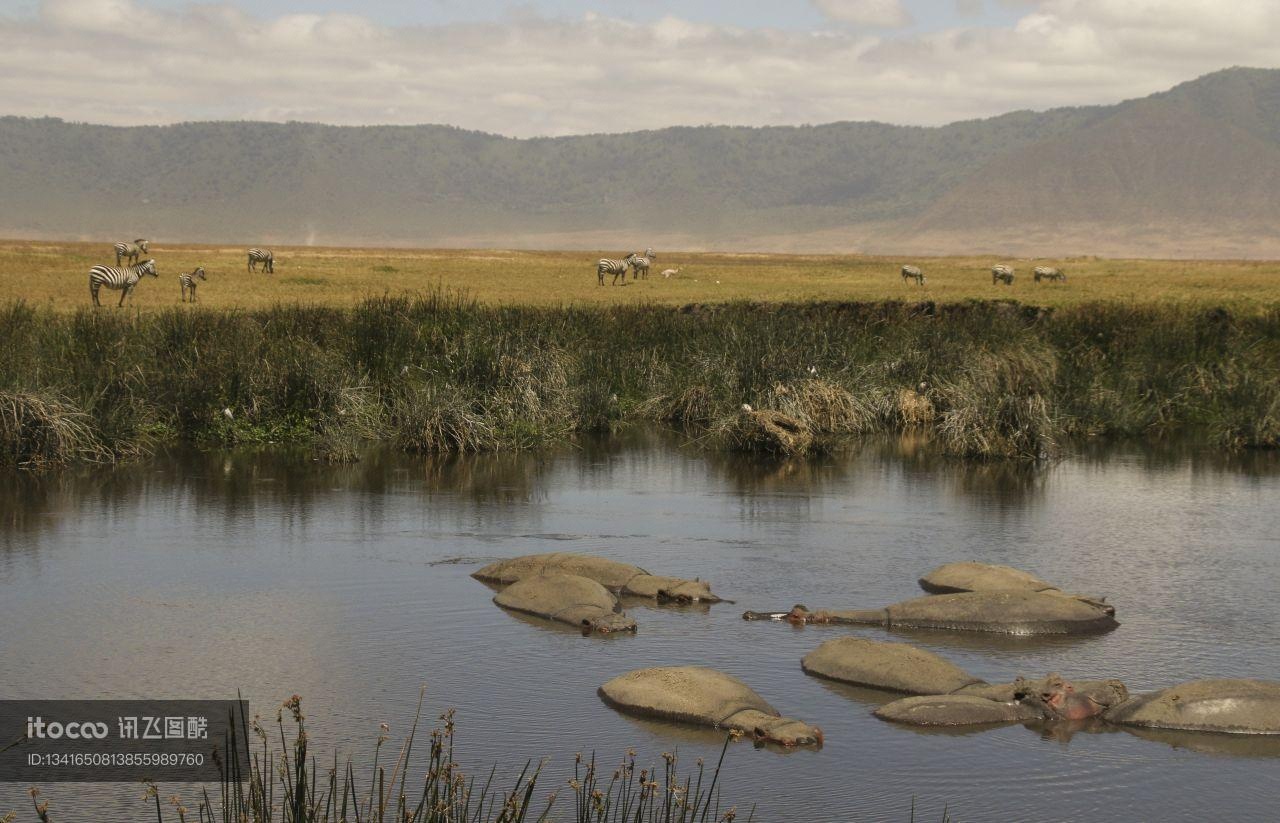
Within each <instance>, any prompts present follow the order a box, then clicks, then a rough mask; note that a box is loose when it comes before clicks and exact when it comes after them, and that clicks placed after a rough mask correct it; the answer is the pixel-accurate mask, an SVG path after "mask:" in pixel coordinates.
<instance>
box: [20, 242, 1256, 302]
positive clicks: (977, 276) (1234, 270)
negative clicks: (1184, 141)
mask: <svg viewBox="0 0 1280 823" xmlns="http://www.w3.org/2000/svg"><path fill="white" fill-rule="evenodd" d="M274 250H275V253H276V273H275V274H274V275H267V274H262V273H256V274H255V273H249V272H246V270H245V269H246V266H245V249H244V247H242V246H235V247H225V246H223V247H219V246H195V245H169V244H154V245H153V246H152V250H151V256H152V257H154V258H155V259H156V262H157V265H158V268H159V272H160V276H159V278H158V279H151V278H147V280H146V281H144V282H143V283H142V284H141V285H139V286H138V288H137V290H136V291H135V293H134V296H133V298H132V299H131V303H130V304H131V305H133V306H135V307H137V308H139V309H142V310H147V311H151V310H155V309H160V308H167V307H171V306H176V305H178V302H179V287H178V280H177V277H178V274H179V273H181V272H185V271H190V270H192V269H194V268H195V267H196V266H204V268H205V270H206V271H207V272H208V274H209V280H208V282H205V283H201V284H200V291H199V294H200V301H201V303H202V304H203V305H204V306H206V307H209V308H236V309H261V308H266V307H270V306H273V305H276V304H288V303H301V304H306V305H316V306H334V307H341V306H353V305H355V304H357V303H359V302H360V301H362V300H363V299H365V298H368V297H374V296H382V295H385V294H399V293H405V292H422V291H424V290H430V289H436V288H444V289H446V290H458V291H462V292H465V293H466V294H467V295H468V296H469V297H471V298H473V299H475V300H476V301H478V302H480V303H482V304H486V305H511V306H560V305H575V306H636V305H669V306H678V305H685V304H691V303H709V302H727V301H736V300H750V301H765V302H801V303H803V302H810V301H856V302H876V301H885V300H907V301H935V302H938V303H955V302H963V301H966V300H973V299H992V298H1004V299H1013V300H1017V301H1019V302H1023V303H1029V304H1034V305H1037V306H1047V307H1054V308H1065V307H1071V306H1079V305H1084V304H1092V303H1098V302H1112V303H1126V304H1130V305H1148V304H1152V303H1160V304H1178V305H1189V306H1200V307H1223V308H1228V309H1231V310H1233V311H1246V312H1247V311H1252V310H1257V309H1263V308H1266V307H1269V306H1274V305H1276V304H1277V303H1280V263H1276V262H1251V261H1216V262H1207V261H1157V260H1103V259H1094V258H1090V259H1070V260H1035V261H1032V260H1006V259H996V258H991V257H946V258H912V259H909V260H908V259H903V258H886V257H852V256H848V257H841V256H814V255H805V256H800V255H763V254H692V253H688V254H686V253H679V252H666V251H665V250H661V249H660V250H659V258H658V260H657V261H656V262H655V264H654V272H653V274H651V275H650V277H649V279H647V280H644V281H640V282H633V281H630V280H629V281H628V282H627V285H626V286H617V287H614V286H610V285H606V286H605V287H603V288H601V287H599V286H598V285H597V283H596V274H595V262H596V261H597V260H598V259H599V258H600V257H601V256H609V257H620V256H622V252H623V251H624V250H621V249H606V250H597V251H583V252H572V253H569V252H531V251H491V250H485V251H446V250H399V249H336V248H311V247H275V249H274ZM626 251H631V250H630V249H628V250H626ZM114 262H115V256H114V254H113V253H112V251H111V244H110V243H101V242H96V243H43V242H25V241H9V242H0V294H3V295H4V296H5V297H7V298H10V299H13V298H20V299H23V300H26V301H27V302H29V303H31V304H34V305H39V306H49V307H52V308H54V309H56V310H58V311H67V310H73V309H76V308H79V307H82V306H86V305H89V290H88V270H89V268H90V267H91V266H93V265H95V264H98V263H112V264H114ZM907 262H911V263H915V264H917V265H919V266H921V267H922V268H923V269H924V270H925V273H926V275H927V277H928V282H927V283H926V284H925V285H924V286H923V287H919V286H915V285H913V284H912V285H908V284H906V283H904V282H903V281H902V279H901V278H900V277H899V275H898V271H899V269H900V268H901V266H902V264H903V263H907ZM996 262H1006V263H1010V264H1012V265H1014V266H1015V267H1016V268H1017V270H1018V276H1017V279H1016V280H1015V282H1014V284H1013V286H1012V287H1004V286H993V285H992V284H991V275H990V266H991V265H992V264H993V263H996ZM1035 265H1052V266H1057V267H1059V268H1062V269H1064V270H1065V271H1066V272H1067V274H1068V281H1067V283H1066V284H1065V285H1058V284H1050V283H1039V284H1038V283H1034V282H1033V281H1032V278H1031V269H1032V267H1033V266H1035ZM666 268H680V269H681V272H680V274H679V275H678V276H677V277H674V278H671V279H663V278H662V277H661V276H660V275H659V274H658V272H660V271H661V270H663V269H666ZM118 297H119V295H118V294H116V293H109V292H105V291H104V292H103V296H102V300H103V302H104V304H106V303H107V302H108V301H110V302H111V303H112V304H114V302H115V301H116V299H118Z"/></svg>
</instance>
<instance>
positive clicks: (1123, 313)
mask: <svg viewBox="0 0 1280 823" xmlns="http://www.w3.org/2000/svg"><path fill="white" fill-rule="evenodd" d="M0 352H3V355H2V356H0V460H2V461H3V462H6V463H10V464H22V465H32V466H34V465H40V464H47V463H56V462H60V461H64V460H73V459H89V460H101V459H109V458H110V457H112V456H128V455H132V454H137V453H139V452H144V451H146V450H147V449H148V448H151V447H153V446H155V445H157V444H161V443H164V442H169V441H177V440H184V441H194V442H199V443H207V444H210V445H221V444H230V443H238V442H253V441H292V442H310V443H313V444H315V445H316V447H317V449H318V452H319V454H321V455H322V456H324V457H325V458H327V459H333V460H342V459H347V458H350V457H352V456H354V453H355V450H356V448H357V447H358V445H359V444H360V442H361V441H363V440H369V439H373V440H381V441H390V442H393V443H394V444H395V445H396V446H398V447H399V448H402V449H405V450H408V451H415V452H448V451H484V450H501V449H518V448H530V447H536V446H539V445H543V444H549V443H553V442H557V441H563V440H566V439H568V438H571V437H572V436H573V435H574V434H575V433H577V432H585V431H616V430H619V429H621V428H624V427H627V426H631V425H637V424H646V425H648V424H652V423H654V422H664V423H671V424H677V425H681V426H685V427H688V428H689V430H690V431H691V432H692V433H693V434H694V436H696V437H698V438H700V439H701V440H702V441H703V442H705V443H707V444H708V445H713V446H717V445H718V446H723V447H734V446H741V447H746V448H761V447H766V448H767V444H765V445H764V446H762V445H761V442H760V441H759V440H758V439H756V438H753V436H752V430H751V429H750V426H745V428H744V425H745V424H746V423H752V422H753V421H751V420H748V419H746V416H745V415H744V414H743V412H742V411H741V410H740V409H741V407H742V404H744V403H745V404H749V405H750V406H751V407H753V408H754V409H755V410H770V411H777V412H781V413H782V414H783V415H786V416H787V418H789V419H791V420H793V421H797V422H798V423H799V424H801V425H802V426H803V427H804V428H805V429H806V430H807V431H808V432H810V433H812V435H813V437H814V440H813V442H814V446H815V447H816V448H826V447H832V446H833V445H837V444H838V442H839V440H840V438H841V437H842V436H846V435H857V434H863V433H871V432H878V431H899V430H907V429H918V430H922V431H924V432H926V433H928V434H930V435H931V436H932V437H933V438H934V439H935V440H936V441H937V442H938V443H939V444H940V446H941V447H942V448H943V450H945V451H946V452H947V453H950V454H954V455H958V456H970V457H1008V456H1013V457H1034V456H1041V455H1046V454H1052V453H1053V452H1055V451H1056V450H1058V449H1059V448H1060V447H1061V446H1063V445H1064V444H1066V443H1068V442H1069V441H1071V440H1072V439H1073V438H1079V437H1091V436H1106V435H1123V436H1140V437H1152V438H1156V437H1162V436H1165V435H1169V434H1171V433H1174V432H1178V431H1184V430H1189V429H1194V430H1196V431H1198V432H1201V433H1203V434H1205V435H1206V436H1208V437H1209V438H1211V439H1212V440H1213V442H1216V443H1217V444H1219V445H1221V446H1223V447H1225V448H1240V447H1274V446H1276V445H1277V444H1278V443H1280V369H1277V366H1276V363H1278V362H1280V308H1275V307H1273V308H1270V309H1257V310H1253V311H1240V312H1233V311H1228V310H1225V309H1206V308H1199V307H1191V306H1185V305H1184V306H1176V305H1151V306H1138V305H1128V304H1117V303H1098V304H1086V305H1080V306H1075V307H1069V308H1063V309H1059V310H1057V311H1046V310H1043V309H1038V308H1033V307H1028V306H1022V305H1017V304H1013V303H992V302H986V303H977V302H973V303H959V304H950V305H933V304H905V303H894V302H885V303H874V304H850V303H805V304H795V303H789V304H766V305H760V304H747V303H730V304H721V305H713V306H702V307H686V308H684V309H672V308H667V307H660V306H652V305H649V306H627V307H622V306H619V307H612V308H591V307H560V308H550V307H548V308H538V307H497V306H490V305H485V304H482V303H478V302H474V301H471V300H469V299H465V298H461V297H457V296H454V295H451V294H446V293H442V292H435V293H430V294H425V295H421V296H418V297H413V298H410V297H384V298H372V299H368V300H365V301H363V302H361V303H359V304H357V305H355V306H353V307H351V308H346V309H339V308H324V307H315V306H297V305H282V306H277V307H274V308H270V309H262V310H255V311H234V312H232V311H220V310H206V309H197V310H194V311H192V310H183V309H178V308H172V309H168V310H162V311H154V312H117V311H114V310H98V311H92V310H80V311H76V312H60V311H57V310H54V309H50V308H47V307H37V306H33V305H31V304H27V303H11V304H8V305H6V306H3V307H0Z"/></svg>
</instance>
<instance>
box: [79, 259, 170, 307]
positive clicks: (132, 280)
mask: <svg viewBox="0 0 1280 823" xmlns="http://www.w3.org/2000/svg"><path fill="white" fill-rule="evenodd" d="M145 274H149V275H151V276H152V277H159V276H160V275H158V274H156V261H154V260H148V261H147V262H145V263H139V264H138V265H136V266H126V267H125V268H123V269H122V268H120V267H118V266H94V267H93V268H91V269H89V296H90V297H92V298H93V305H95V306H101V305H102V304H101V303H99V302H98V289H99V288H101V287H102V286H106V287H107V288H109V289H114V290H116V291H120V292H123V294H121V295H120V302H119V303H117V304H116V308H120V307H121V306H123V305H124V300H125V298H126V297H128V296H129V295H131V294H133V287H134V286H136V285H138V281H139V280H141V279H142V276H143V275H145Z"/></svg>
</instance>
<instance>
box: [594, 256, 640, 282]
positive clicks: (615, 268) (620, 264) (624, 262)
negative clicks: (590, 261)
mask: <svg viewBox="0 0 1280 823" xmlns="http://www.w3.org/2000/svg"><path fill="white" fill-rule="evenodd" d="M634 258H635V255H634V254H628V255H627V256H626V257H624V258H622V259H621V260H610V259H609V258H608V257H602V258H600V262H599V263H597V264H596V278H597V279H598V280H599V281H600V285H602V286H603V285H604V276H605V275H606V274H612V275H613V283H612V284H611V285H614V286H616V285H618V277H619V276H621V277H622V283H623V285H626V282H627V269H628V268H629V267H630V266H631V262H632V260H633V259H634Z"/></svg>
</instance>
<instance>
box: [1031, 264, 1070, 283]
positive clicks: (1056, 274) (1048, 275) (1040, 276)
mask: <svg viewBox="0 0 1280 823" xmlns="http://www.w3.org/2000/svg"><path fill="white" fill-rule="evenodd" d="M1032 276H1033V277H1035V279H1036V282H1037V283H1039V282H1040V281H1041V280H1052V281H1053V282H1055V283H1065V282H1067V274H1066V272H1064V271H1063V270H1062V269H1055V268H1053V267H1052V266H1036V270H1035V273H1034V274H1033V275H1032Z"/></svg>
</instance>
